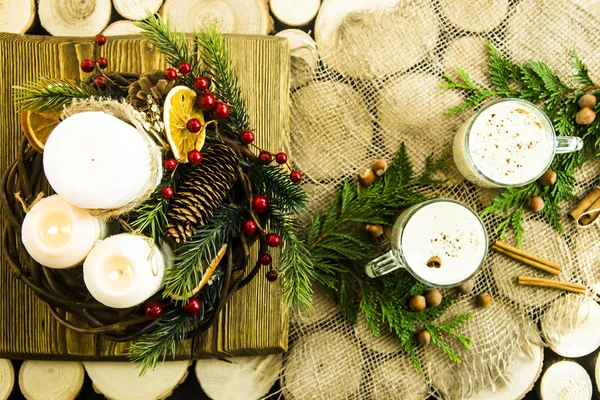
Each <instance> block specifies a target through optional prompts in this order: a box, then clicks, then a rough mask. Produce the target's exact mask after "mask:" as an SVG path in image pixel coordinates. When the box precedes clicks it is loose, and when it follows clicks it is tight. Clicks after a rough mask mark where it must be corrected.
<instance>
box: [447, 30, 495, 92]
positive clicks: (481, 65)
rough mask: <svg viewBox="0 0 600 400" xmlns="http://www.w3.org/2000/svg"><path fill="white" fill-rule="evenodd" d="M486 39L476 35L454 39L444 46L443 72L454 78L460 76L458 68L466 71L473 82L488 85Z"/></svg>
mask: <svg viewBox="0 0 600 400" xmlns="http://www.w3.org/2000/svg"><path fill="white" fill-rule="evenodd" d="M489 58H490V57H489V47H488V41H487V40H486V39H484V38H482V37H477V36H463V37H461V38H458V39H455V40H453V41H452V42H450V44H449V45H448V47H447V48H446V51H445V52H444V56H443V59H442V65H443V66H444V72H445V73H446V74H448V75H449V76H450V77H452V78H454V79H458V78H459V77H460V74H459V68H461V69H463V70H464V71H466V72H468V73H469V75H470V76H471V79H472V80H473V82H475V83H476V84H478V85H483V86H488V87H489V86H490V85H491V81H490V77H489V71H490V66H489Z"/></svg>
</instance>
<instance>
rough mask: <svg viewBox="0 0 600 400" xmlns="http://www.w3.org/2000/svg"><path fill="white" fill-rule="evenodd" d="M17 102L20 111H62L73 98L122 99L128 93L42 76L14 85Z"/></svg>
mask: <svg viewBox="0 0 600 400" xmlns="http://www.w3.org/2000/svg"><path fill="white" fill-rule="evenodd" d="M13 89H15V91H16V94H15V103H16V105H17V107H18V109H19V111H24V110H30V111H36V112H44V111H60V110H61V109H62V107H63V106H65V105H68V104H71V101H73V99H88V98H90V97H98V98H114V99H120V98H123V97H125V96H126V95H127V93H125V92H123V91H121V90H120V89H114V88H112V87H110V86H108V87H107V88H106V89H98V88H96V87H94V86H92V85H90V84H88V83H84V82H82V83H75V82H74V81H72V80H70V79H66V78H46V77H42V78H40V79H39V80H38V81H37V82H29V83H27V84H25V86H14V87H13Z"/></svg>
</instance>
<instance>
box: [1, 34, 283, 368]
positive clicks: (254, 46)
mask: <svg viewBox="0 0 600 400" xmlns="http://www.w3.org/2000/svg"><path fill="white" fill-rule="evenodd" d="M226 40H227V44H228V46H229V49H230V52H231V57H232V59H233V62H234V65H235V67H236V70H237V73H238V78H239V84H240V86H241V88H242V92H243V95H244V98H245V100H246V102H247V105H248V112H249V116H250V122H251V125H252V128H253V129H254V130H255V132H256V136H257V144H258V145H259V146H261V147H264V148H267V149H270V150H271V151H279V150H282V149H287V147H288V144H289V107H288V101H289V100H288V90H289V62H290V61H289V46H288V44H287V41H286V40H285V39H281V38H276V37H269V36H242V35H230V36H227V38H226ZM190 42H191V39H190ZM92 51H93V45H92V43H91V39H90V38H87V39H86V38H60V37H49V36H23V35H13V34H7V33H0V60H2V61H3V62H2V65H1V66H0V82H1V84H0V171H1V172H4V170H5V169H6V167H7V165H8V164H9V163H10V162H11V161H12V160H13V159H14V158H15V156H16V153H17V146H18V143H19V142H20V140H21V137H22V136H21V135H22V133H21V130H20V128H19V124H18V115H17V113H16V109H15V106H14V104H13V90H12V86H14V85H22V84H24V83H26V82H29V81H34V80H37V79H38V77H40V76H48V77H59V76H60V77H65V78H72V79H73V78H80V77H81V76H82V75H81V74H82V72H81V71H80V69H79V62H80V61H81V60H82V59H84V58H88V57H91V55H92ZM102 53H103V55H104V56H105V57H106V58H108V62H109V70H115V71H130V72H145V71H149V70H153V69H157V68H165V67H166V64H165V62H164V57H161V55H160V53H159V52H158V51H157V50H156V49H155V48H154V46H152V45H151V44H150V43H148V42H147V41H146V40H144V39H141V38H139V37H134V36H128V37H127V38H111V39H110V40H109V42H108V43H107V45H106V46H105V47H104V48H103V51H102ZM0 246H1V244H0ZM0 252H2V248H1V247H0ZM256 252H257V250H256V249H254V255H253V256H254V259H256V256H257V255H256ZM251 262H252V263H253V260H251ZM287 340H288V317H287V314H286V313H285V310H284V307H283V305H282V303H281V298H280V295H279V285H278V284H273V283H269V282H267V280H266V279H265V278H264V277H263V274H262V273H261V274H259V275H258V276H257V277H256V278H255V279H254V280H253V281H252V282H251V283H250V284H249V285H248V286H247V287H245V288H244V289H242V290H240V291H239V292H238V293H236V294H235V295H234V296H233V298H232V300H231V301H230V302H229V304H228V305H227V306H226V307H225V308H224V310H223V311H222V313H221V315H220V318H219V321H218V324H217V325H216V326H215V327H213V328H211V329H210V330H209V331H208V332H207V333H206V334H205V335H204V336H203V337H200V338H198V339H194V340H193V342H192V341H188V342H187V343H185V345H184V346H180V347H179V349H178V351H177V358H179V359H187V358H198V357H206V356H217V355H249V354H267V353H276V352H282V351H285V350H286V349H287ZM126 349H127V344H117V343H114V342H110V341H108V340H105V339H102V338H99V337H96V336H94V335H88V334H79V333H75V332H72V331H69V330H67V329H65V328H64V327H62V326H61V325H59V324H58V323H56V322H55V321H54V320H53V318H52V316H51V315H50V313H49V312H48V310H47V308H46V306H45V303H43V302H42V301H40V300H38V299H37V298H35V296H34V294H33V293H32V292H31V291H30V290H29V289H28V288H26V287H25V285H23V284H22V283H21V282H19V281H17V280H16V279H14V278H13V277H12V275H11V272H10V271H9V269H8V268H7V267H6V264H5V263H2V264H1V270H0V357H5V358H27V359H31V358H38V359H63V360H72V359H80V360H109V359H119V358H123V357H124V353H125V351H126Z"/></svg>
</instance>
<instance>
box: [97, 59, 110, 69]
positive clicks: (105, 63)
mask: <svg viewBox="0 0 600 400" xmlns="http://www.w3.org/2000/svg"><path fill="white" fill-rule="evenodd" d="M96 62H97V63H98V68H100V69H104V68H106V67H108V60H107V59H106V58H104V57H98V59H97V60H96Z"/></svg>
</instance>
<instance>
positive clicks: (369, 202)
mask: <svg viewBox="0 0 600 400" xmlns="http://www.w3.org/2000/svg"><path fill="white" fill-rule="evenodd" d="M448 161H449V157H448V153H447V152H446V153H444V154H443V155H442V156H441V157H440V158H439V159H434V158H433V157H431V156H430V157H428V158H427V162H426V166H425V171H424V172H423V173H422V174H420V175H418V176H415V174H414V172H413V167H412V163H411V162H410V159H409V157H408V154H407V152H406V147H405V146H404V144H402V145H401V146H400V149H399V151H398V153H397V154H396V157H395V158H394V160H393V161H392V162H391V164H390V165H389V167H388V169H387V171H386V173H385V174H384V176H383V178H381V179H379V180H378V181H376V182H375V183H374V184H373V185H372V186H369V187H367V188H363V187H361V186H360V185H358V184H357V183H350V182H346V183H345V184H344V186H343V188H342V189H341V190H340V191H339V192H338V193H337V195H336V196H335V197H334V199H333V201H332V202H331V205H330V206H329V209H328V210H327V211H319V212H317V214H316V216H315V217H314V219H313V221H312V225H311V227H310V230H309V232H308V236H307V238H306V247H307V250H308V251H309V255H310V259H311V262H312V264H313V266H314V267H313V270H312V274H313V275H315V277H316V280H317V281H319V282H321V283H322V284H324V285H325V286H326V287H328V288H329V291H330V296H331V297H332V298H333V299H335V300H336V301H337V303H338V304H339V306H340V308H341V310H342V312H343V313H344V314H345V315H346V317H347V318H348V319H349V320H350V321H351V322H355V321H356V318H357V312H358V311H359V310H360V312H362V313H363V314H364V315H365V319H366V321H367V325H368V326H369V327H370V328H371V330H372V331H373V334H374V335H376V336H378V335H379V334H380V329H381V328H382V327H385V328H386V329H388V330H390V331H391V332H393V333H395V334H396V335H397V336H398V338H399V340H400V344H401V346H402V348H403V349H404V350H405V351H406V352H407V353H408V354H409V356H410V357H411V359H412V360H413V363H414V364H415V366H416V367H418V368H420V364H419V360H418V359H417V357H416V349H417V346H418V343H417V342H416V339H415V332H416V331H417V329H418V328H419V327H423V326H426V327H428V328H431V329H430V333H431V335H432V342H433V343H434V344H436V345H438V346H439V347H440V348H441V349H442V350H443V351H444V352H446V353H447V354H448V356H449V357H450V359H452V360H454V361H457V362H458V361H459V358H458V355H457V354H456V352H455V351H453V350H452V348H451V347H450V345H449V344H448V343H447V342H446V340H445V339H444V335H450V336H455V337H457V338H458V339H459V340H460V341H461V342H462V343H463V344H464V345H465V346H467V347H468V345H469V342H470V339H469V338H466V337H463V336H461V335H460V334H458V333H456V332H455V330H454V329H455V328H456V327H458V325H460V324H461V323H462V322H464V321H466V320H467V319H468V318H470V316H468V315H458V316H456V317H454V318H453V319H452V321H451V322H449V323H446V324H441V325H436V324H434V323H433V321H434V320H435V319H436V318H438V317H439V316H440V315H441V313H442V312H443V311H444V310H445V309H446V308H447V307H448V306H449V305H450V304H451V303H452V302H453V301H454V300H455V298H454V297H452V296H447V297H445V298H444V300H443V302H442V304H441V305H440V306H438V307H433V308H428V309H425V310H424V311H423V312H420V313H416V312H412V311H410V310H409V309H408V307H407V302H408V299H409V298H410V297H411V296H414V295H417V294H422V293H424V292H425V291H426V290H427V289H428V288H427V286H426V285H424V284H422V283H420V282H418V281H417V280H415V279H414V278H413V277H412V276H411V275H409V274H398V275H395V274H390V275H386V276H383V277H380V278H378V279H370V278H368V277H367V276H366V274H365V272H364V267H365V265H366V263H367V262H368V261H370V260H371V259H372V258H374V257H375V256H376V255H378V254H381V252H383V243H382V242H381V241H378V240H375V239H373V238H372V237H371V236H370V235H368V234H367V232H366V230H365V228H364V226H365V224H366V223H370V224H382V225H391V224H393V222H394V216H395V214H396V213H397V212H398V211H400V210H401V209H404V208H406V207H409V206H412V205H414V204H417V203H420V202H422V201H424V200H427V197H426V196H425V195H423V194H422V193H421V191H420V189H421V188H422V187H424V186H430V185H437V184H440V183H442V181H439V180H436V179H434V178H432V174H433V172H435V171H436V170H439V169H440V168H443V167H444V166H446V165H447V164H448ZM359 298H360V301H358V300H357V299H359Z"/></svg>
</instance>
